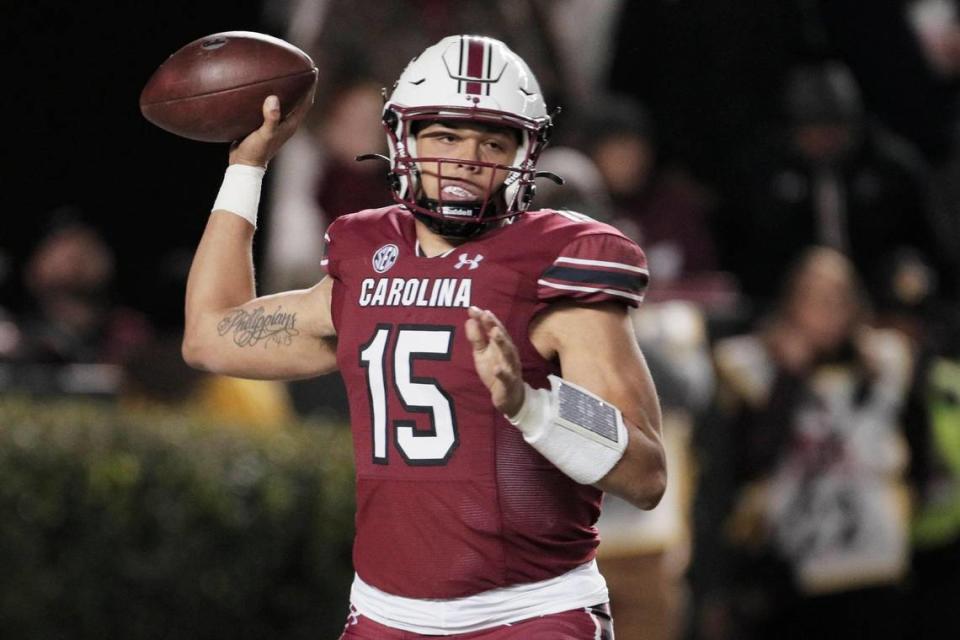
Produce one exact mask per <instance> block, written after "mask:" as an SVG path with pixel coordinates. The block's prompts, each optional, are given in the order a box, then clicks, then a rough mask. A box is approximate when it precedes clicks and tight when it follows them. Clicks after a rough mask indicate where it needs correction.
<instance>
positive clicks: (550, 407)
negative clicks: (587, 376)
mask: <svg viewBox="0 0 960 640" xmlns="http://www.w3.org/2000/svg"><path fill="white" fill-rule="evenodd" d="M524 386H525V394H524V398H523V405H521V407H520V410H519V411H518V412H517V414H516V415H515V416H513V417H510V416H507V420H509V421H510V423H511V424H512V425H514V426H515V427H517V429H519V430H520V432H521V433H523V439H524V440H525V441H526V442H527V443H528V444H529V445H530V446H532V447H533V448H534V449H536V450H537V451H539V452H540V454H541V455H542V456H543V457H544V458H546V459H547V460H549V461H550V462H552V463H553V464H554V466H556V467H557V468H558V469H560V470H561V471H563V472H564V473H565V474H567V475H568V476H570V477H571V478H573V479H574V480H576V481H577V482H579V483H580V484H593V483H595V482H597V481H598V480H600V479H601V478H603V477H604V476H605V475H607V474H608V473H609V472H610V470H611V469H613V467H614V465H616V464H617V462H619V461H620V458H622V457H623V452H624V451H625V450H626V448H627V437H628V436H627V427H626V425H625V424H624V422H623V415H622V414H621V413H620V410H619V409H617V408H616V407H614V406H613V405H611V404H610V403H608V402H605V401H604V400H603V399H601V398H600V397H599V396H597V395H596V394H594V393H591V392H590V391H587V390H586V389H584V388H582V387H579V386H577V385H575V384H572V383H570V382H567V381H566V380H564V379H563V378H559V377H557V376H550V389H534V388H533V387H531V386H530V385H528V384H526V383H524Z"/></svg>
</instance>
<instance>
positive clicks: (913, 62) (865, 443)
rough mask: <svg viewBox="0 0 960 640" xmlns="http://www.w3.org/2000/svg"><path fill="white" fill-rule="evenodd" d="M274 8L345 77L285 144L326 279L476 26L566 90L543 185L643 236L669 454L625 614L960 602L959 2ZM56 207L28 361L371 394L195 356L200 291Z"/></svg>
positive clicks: (610, 559)
mask: <svg viewBox="0 0 960 640" xmlns="http://www.w3.org/2000/svg"><path fill="white" fill-rule="evenodd" d="M264 20H265V21H266V22H267V24H268V26H269V27H271V28H272V29H273V30H274V32H275V33H277V35H285V37H287V38H288V39H289V40H291V41H292V42H294V43H295V44H297V45H299V46H301V47H302V48H304V49H305V50H306V51H308V52H309V53H310V54H311V55H312V56H313V58H314V60H315V61H316V63H317V65H318V67H319V69H320V74H319V77H320V87H319V89H318V93H317V103H316V105H315V106H314V108H313V110H312V112H311V115H310V116H309V118H308V121H307V122H306V126H305V127H303V128H302V130H301V131H299V132H298V133H297V135H296V136H295V137H294V139H292V140H291V142H290V143H289V144H288V146H287V148H285V150H284V152H283V153H282V154H281V156H280V157H278V159H277V161H276V162H275V163H274V165H272V166H271V171H270V183H269V196H268V198H267V200H266V202H265V205H264V207H263V208H264V209H265V211H264V212H263V214H262V219H263V220H264V223H263V224H262V225H261V232H260V233H262V234H263V235H265V239H264V240H262V241H261V246H262V247H263V253H262V259H261V260H260V265H259V266H260V281H261V285H262V287H261V288H262V290H263V291H262V292H263V293H268V292H271V291H278V290H283V289H288V288H293V287H301V286H308V285H310V284H312V283H314V282H315V281H316V280H317V279H318V278H319V277H320V276H321V275H322V272H321V268H320V247H321V243H322V238H323V230H324V228H325V226H326V225H327V224H329V223H330V222H331V221H332V220H333V219H335V218H336V217H338V216H341V215H344V214H347V213H350V212H353V211H357V210H360V209H365V208H371V207H379V206H383V205H385V204H388V203H389V202H391V196H390V192H389V190H388V187H387V182H386V179H385V171H386V166H385V165H383V164H379V163H376V162H357V161H356V160H355V158H356V156H357V155H359V154H363V153H383V152H384V151H385V138H384V135H383V130H382V128H381V126H380V110H381V107H382V104H383V95H382V91H381V90H382V88H383V87H384V86H386V87H388V88H389V85H390V83H391V82H392V81H393V79H394V78H396V77H397V76H398V75H399V73H400V71H401V70H402V68H403V67H404V65H405V64H406V62H407V61H408V60H409V59H410V58H411V57H412V56H413V55H414V54H415V53H416V52H418V51H419V50H421V49H422V48H424V47H425V46H427V45H429V44H431V43H433V42H435V41H437V40H439V39H440V38H441V37H443V36H445V35H448V34H451V33H482V34H485V35H490V36H493V37H497V38H500V39H502V40H504V41H505V42H507V43H508V44H509V45H510V46H511V47H512V48H513V49H514V50H515V51H517V53H519V54H520V55H521V56H522V57H524V58H525V59H526V60H527V61H528V63H529V64H530V66H531V67H532V68H533V69H534V70H535V71H536V72H537V73H538V77H539V80H540V83H541V85H542V86H543V87H544V91H545V93H546V95H547V99H548V105H560V106H562V108H563V111H562V112H561V113H560V114H559V115H558V116H557V127H556V135H555V137H554V139H553V142H552V144H551V147H550V148H549V149H548V151H546V152H545V153H544V154H543V156H542V160H541V162H540V168H541V169H544V170H548V171H552V172H554V173H556V174H558V175H561V176H562V177H563V178H565V180H566V184H565V185H563V186H557V185H554V184H552V183H550V182H548V181H544V183H543V184H541V185H539V187H538V188H539V191H538V194H537V199H536V200H535V205H536V206H537V207H540V208H556V209H572V210H575V211H578V212H581V213H586V214H588V215H590V216H592V217H595V218H597V219H600V220H603V221H605V222H608V223H610V224H612V225H614V226H616V227H618V228H619V229H620V230H621V231H623V232H624V233H626V234H627V235H629V236H630V237H631V238H633V239H634V240H636V241H637V242H638V243H639V244H640V246H641V247H643V248H644V250H645V252H646V254H647V257H648V260H649V263H650V271H651V289H650V291H649V293H648V295H647V300H646V302H645V304H644V305H643V307H642V308H641V309H640V311H639V312H638V313H637V314H636V316H635V318H634V323H635V327H636V331H637V339H638V341H639V342H640V344H641V346H642V347H643V350H644V353H645V355H646V357H647V359H648V361H649V363H650V366H651V369H652V370H653V373H654V378H655V380H656V382H657V385H658V389H659V391H660V394H661V401H662V403H663V406H664V429H665V439H666V441H667V446H668V450H669V452H670V453H669V455H670V462H671V466H670V473H671V480H670V489H669V492H668V495H667V497H666V498H665V500H664V503H663V504H662V505H661V507H659V508H658V509H657V510H656V511H654V512H652V513H650V514H639V513H638V512H634V511H632V510H630V509H626V508H624V507H623V505H618V504H617V503H616V501H615V500H609V501H608V502H607V507H606V512H605V515H604V519H603V520H602V521H601V523H600V527H601V531H602V534H603V536H604V539H605V544H604V545H603V546H602V547H601V549H602V553H603V554H604V555H603V557H602V558H601V560H602V562H601V564H602V565H603V564H605V565H606V568H605V572H606V573H607V575H608V578H609V580H610V583H611V591H612V597H613V606H614V611H615V614H616V616H617V624H618V635H620V637H624V638H628V639H629V638H640V637H643V638H703V639H711V640H713V639H718V640H719V639H734V638H736V639H750V638H793V637H796V638H833V637H837V638H840V637H843V638H859V637H863V638H933V637H941V636H939V635H937V633H938V632H939V631H940V630H942V629H944V628H946V629H956V628H960V215H958V214H960V111H958V110H957V106H958V104H960V102H958V98H960V93H958V88H960V3H958V2H956V1H954V0H914V1H912V2H899V1H895V0H877V1H876V2H872V3H869V4H865V3H858V2H854V1H853V0H830V1H829V2H826V1H817V0H790V1H784V2H770V3H742V2H737V1H736V0H713V1H711V2H707V3H699V2H687V1H685V0H675V1H667V0H650V1H643V2H627V1H624V0H554V1H549V2H548V1H545V0H458V2H447V1H444V0H391V1H390V2H380V1H372V0H371V1H358V0H350V1H349V2H348V1H345V0H326V1H323V0H288V1H286V2H280V1H278V0H274V1H272V2H267V3H266V5H265V9H264ZM209 195H210V194H202V193H201V194H197V198H198V199H200V200H202V199H203V198H204V197H207V196H209ZM48 217H49V220H48V221H47V226H46V230H45V232H44V234H43V237H42V238H40V239H39V240H38V242H37V243H36V245H35V247H34V248H33V249H32V251H30V252H29V257H28V258H27V259H25V260H24V261H23V263H22V264H12V265H11V264H6V263H4V262H3V261H2V260H0V279H2V278H8V279H12V278H17V279H18V283H19V284H20V286H22V288H23V290H24V291H25V292H26V294H27V295H26V296H25V300H26V302H25V303H24V304H22V305H19V307H20V308H9V309H3V308H2V306H0V385H2V386H3V388H4V389H6V390H18V389H19V390H22V391H27V392H30V393H87V394H95V395H101V396H104V397H107V398H115V397H116V398H120V401H121V402H123V403H126V404H127V405H128V406H137V405H142V404H160V405H165V406H174V407H180V408H190V409H191V410H197V411H203V412H207V413H209V414H210V415H215V416H218V417H222V418H225V419H236V420H247V421H250V422H251V423H255V424H260V425H269V424H271V423H272V422H279V421H281V420H283V419H285V418H287V417H289V416H291V415H294V414H297V415H302V416H315V415H318V414H322V415H330V416H334V417H335V418H337V419H341V420H343V419H344V416H345V411H346V408H345V401H344V397H343V391H342V386H341V385H340V383H339V381H338V380H337V379H336V378H335V377H327V378H324V379H321V380H313V381H304V382H297V383H292V384H289V385H279V384H274V383H265V382H257V383H252V382H244V381H236V380H231V379H226V378H219V377H215V376H209V375H206V374H200V373H198V372H192V371H190V370H189V369H187V368H186V366H185V365H183V363H182V362H181V360H180V358H179V338H178V335H177V331H176V328H177V327H176V322H175V321H170V320H169V318H156V317H148V316H147V315H145V314H143V313H141V312H138V311H136V310H134V309H131V308H128V307H127V306H126V305H125V304H124V302H123V300H121V299H120V298H119V296H117V295H116V288H115V287H114V286H113V283H114V278H115V276H116V273H117V270H118V269H122V265H119V264H118V263H117V261H116V260H115V257H114V255H113V252H112V250H111V247H110V246H109V245H108V244H107V242H106V241H105V240H104V238H103V236H102V235H101V233H100V232H99V231H98V229H97V228H96V225H95V224H92V223H91V222H90V221H89V220H88V219H85V217H84V212H81V211H77V210H73V209H69V208H67V209H59V210H57V211H54V212H51V213H50V214H49V216H48ZM518 250H522V248H520V247H518ZM178 255H180V254H171V258H170V260H169V261H168V262H167V263H165V265H166V266H165V267H164V268H165V269H167V271H168V272H169V274H170V275H169V280H170V281H171V282H172V283H173V284H171V285H170V286H169V291H167V290H166V289H164V290H162V291H161V292H160V293H162V294H164V295H166V294H167V293H169V294H170V295H169V297H170V300H169V308H170V309H171V310H176V311H171V313H170V317H174V316H176V314H177V313H179V311H178V310H179V308H180V304H181V301H182V292H180V291H179V290H178V288H179V286H180V285H181V284H182V278H183V276H184V275H185V273H186V263H185V262H184V261H183V260H182V256H181V257H180V258H178V257H177V256H178ZM0 257H2V256H0ZM78 366H81V367H87V368H81V369H78V368H76V367H78ZM65 372H67V373H65Z"/></svg>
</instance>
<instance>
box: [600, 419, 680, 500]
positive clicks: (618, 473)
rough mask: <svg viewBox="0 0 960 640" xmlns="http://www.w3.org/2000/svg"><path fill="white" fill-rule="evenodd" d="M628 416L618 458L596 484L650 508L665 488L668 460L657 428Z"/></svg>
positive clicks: (661, 495)
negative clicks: (637, 422) (634, 421)
mask: <svg viewBox="0 0 960 640" xmlns="http://www.w3.org/2000/svg"><path fill="white" fill-rule="evenodd" d="M631 423H632V421H631V420H629V419H628V420H627V433H628V437H629V440H628V443H627V449H626V451H624V453H623V457H622V458H621V459H620V461H619V462H618V463H617V464H616V465H615V466H614V467H613V469H611V470H610V472H609V473H608V474H607V475H605V476H604V477H603V478H601V479H600V480H599V481H598V482H597V483H596V484H595V486H596V487H597V488H599V489H603V490H604V491H607V492H609V493H612V494H614V495H616V496H618V497H620V498H623V499H624V500H626V501H627V502H629V503H630V504H632V505H634V506H635V507H638V508H640V509H653V508H654V507H656V506H657V504H658V503H659V502H660V499H661V498H662V497H663V494H664V491H666V488H667V462H666V454H665V452H664V450H663V443H662V441H661V438H660V433H659V429H658V428H655V427H654V426H653V425H652V424H650V422H649V421H645V423H644V424H642V425H641V426H638V425H637V424H635V423H634V424H631Z"/></svg>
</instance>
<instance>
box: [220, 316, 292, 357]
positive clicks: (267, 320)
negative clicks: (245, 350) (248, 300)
mask: <svg viewBox="0 0 960 640" xmlns="http://www.w3.org/2000/svg"><path fill="white" fill-rule="evenodd" d="M296 326H297V314H296V313H287V312H285V311H284V310H283V307H277V310H276V311H274V312H273V313H270V314H265V313H264V312H263V307H259V308H257V309H254V310H253V311H247V310H246V309H237V310H236V311H233V312H231V313H229V314H227V315H226V316H224V318H223V320H221V321H220V323H219V324H218V325H217V333H219V334H220V335H221V336H225V335H227V334H228V333H230V334H233V342H234V344H236V345H237V346H238V347H255V346H257V345H258V344H260V343H263V346H264V348H266V347H268V346H269V345H270V344H275V345H279V346H289V345H290V344H291V343H292V342H293V338H294V336H296V335H298V334H299V333H300V332H299V331H298V330H297V328H296Z"/></svg>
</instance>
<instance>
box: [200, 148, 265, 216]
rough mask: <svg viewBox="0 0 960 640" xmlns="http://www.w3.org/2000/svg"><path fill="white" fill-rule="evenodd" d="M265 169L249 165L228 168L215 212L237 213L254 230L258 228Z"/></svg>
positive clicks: (214, 208) (214, 206)
mask: <svg viewBox="0 0 960 640" xmlns="http://www.w3.org/2000/svg"><path fill="white" fill-rule="evenodd" d="M266 172H267V170H266V169H265V168H264V167H253V166H250V165H248V164H232V165H230V166H229V167H227V172H226V173H225V174H224V176H223V184H222V185H220V193H218V194H217V199H216V201H215V202H214V203H213V211H229V212H230V213H235V214H237V215H238V216H240V217H241V218H243V219H244V220H246V221H247V222H249V223H250V224H252V225H253V227H254V228H256V227H257V209H258V208H259V207H260V187H261V185H262V184H263V174H265V173H266Z"/></svg>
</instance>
